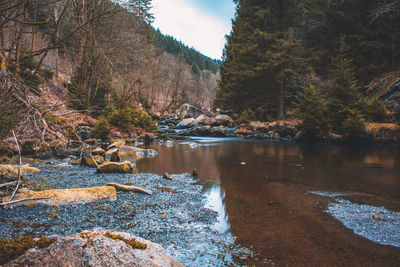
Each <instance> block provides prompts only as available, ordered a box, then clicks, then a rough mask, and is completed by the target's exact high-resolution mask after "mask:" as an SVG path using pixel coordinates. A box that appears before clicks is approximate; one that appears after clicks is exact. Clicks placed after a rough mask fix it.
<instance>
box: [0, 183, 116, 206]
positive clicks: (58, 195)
mask: <svg viewBox="0 0 400 267" xmlns="http://www.w3.org/2000/svg"><path fill="white" fill-rule="evenodd" d="M27 198H49V199H41V200H32V201H31V200H30V201H24V202H20V203H18V204H19V205H29V204H33V203H43V204H46V205H50V206H55V205H61V204H66V203H73V202H90V201H96V200H100V199H110V200H115V199H116V198H117V191H116V189H115V188H114V187H112V186H100V187H90V188H74V189H54V190H44V191H37V192H29V193H21V194H16V195H15V198H14V199H13V200H20V199H27ZM7 201H8V197H5V198H3V202H7Z"/></svg>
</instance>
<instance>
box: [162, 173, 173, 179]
mask: <svg viewBox="0 0 400 267" xmlns="http://www.w3.org/2000/svg"><path fill="white" fill-rule="evenodd" d="M163 178H164V179H167V180H172V176H171V175H170V174H169V173H168V172H166V173H164V175H163Z"/></svg>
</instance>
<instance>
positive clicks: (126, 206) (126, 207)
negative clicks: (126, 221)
mask: <svg viewBox="0 0 400 267" xmlns="http://www.w3.org/2000/svg"><path fill="white" fill-rule="evenodd" d="M123 207H124V209H126V210H131V209H133V207H132V206H130V205H126V204H125V205H124V206H123Z"/></svg>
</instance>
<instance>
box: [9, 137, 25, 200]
mask: <svg viewBox="0 0 400 267" xmlns="http://www.w3.org/2000/svg"><path fill="white" fill-rule="evenodd" d="M13 135H14V139H15V143H16V144H17V149H18V155H19V165H18V181H17V185H16V186H15V188H14V191H13V193H12V195H11V197H10V199H9V200H8V201H9V202H10V201H11V200H12V199H13V198H14V196H15V193H16V192H17V190H18V187H19V185H20V184H21V166H22V157H21V149H20V147H19V144H18V140H17V136H15V132H14V131H13Z"/></svg>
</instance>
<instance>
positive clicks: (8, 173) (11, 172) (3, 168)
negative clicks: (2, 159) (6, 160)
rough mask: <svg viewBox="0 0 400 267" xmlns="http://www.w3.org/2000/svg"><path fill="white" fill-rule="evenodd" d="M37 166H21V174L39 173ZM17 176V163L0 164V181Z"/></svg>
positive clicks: (4, 181)
mask: <svg viewBox="0 0 400 267" xmlns="http://www.w3.org/2000/svg"><path fill="white" fill-rule="evenodd" d="M39 172H40V170H39V169H38V168H34V167H30V166H28V165H22V166H21V175H22V174H24V173H39ZM17 177H18V165H9V164H0V183H6V182H10V181H14V180H15V179H16V178H17Z"/></svg>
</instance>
